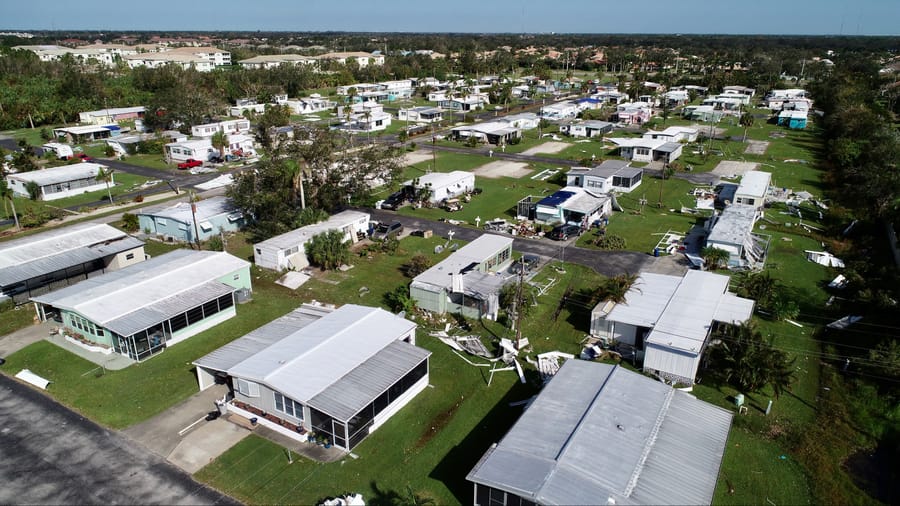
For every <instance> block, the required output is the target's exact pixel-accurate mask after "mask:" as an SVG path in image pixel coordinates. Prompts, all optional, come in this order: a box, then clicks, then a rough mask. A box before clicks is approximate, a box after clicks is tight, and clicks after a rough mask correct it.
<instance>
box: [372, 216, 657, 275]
mask: <svg viewBox="0 0 900 506" xmlns="http://www.w3.org/2000/svg"><path fill="white" fill-rule="evenodd" d="M361 211H364V212H368V213H370V214H371V215H372V219H373V220H377V221H387V222H391V221H399V222H400V223H403V227H404V229H406V230H432V231H434V233H435V234H437V235H439V236H441V237H447V232H449V231H451V230H452V231H453V237H454V238H455V239H460V240H464V241H471V240H474V239H476V238H478V237H479V236H480V235H482V234H483V233H485V232H483V231H481V230H476V229H473V228H469V227H461V226H456V225H451V224H450V223H447V222H442V221H432V220H426V219H422V218H415V217H410V216H404V215H401V214H397V213H395V212H393V211H383V210H379V209H361ZM574 242H575V239H570V240H569V241H565V242H561V241H552V240H549V239H527V238H523V237H516V238H515V239H513V249H514V250H516V251H518V252H521V253H531V254H533V255H540V256H543V257H546V258H553V259H558V260H563V261H566V262H571V263H574V264H579V265H584V266H586V267H590V268H592V269H594V270H595V271H597V272H599V273H600V274H602V275H604V276H616V275H619V274H625V273H629V274H636V273H638V272H640V271H642V270H643V269H644V267H645V266H646V265H647V264H648V263H650V262H652V261H653V258H652V257H651V256H650V255H647V254H644V253H637V252H634V251H599V250H593V249H586V248H580V247H577V246H573V245H572V244H574Z"/></svg>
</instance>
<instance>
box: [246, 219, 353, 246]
mask: <svg viewBox="0 0 900 506" xmlns="http://www.w3.org/2000/svg"><path fill="white" fill-rule="evenodd" d="M369 218H370V216H369V214H368V213H361V212H359V211H342V212H340V213H337V214H335V215H334V216H331V217H329V218H328V219H327V220H325V221H323V222H320V223H315V224H313V225H307V226H305V227H300V228H297V229H294V230H291V231H290V232H285V233H283V234H281V235H276V236H275V237H271V238H269V239H266V240H265V241H262V242H258V243H256V244H254V245H253V246H254V248H277V249H287V248H293V247H294V246H297V245H299V244H304V243H305V242H306V241H308V240H310V239H312V237H313V236H316V235H318V234H321V233H322V232H327V231H329V230H340V229H342V228H344V227H346V226H347V225H350V224H351V223H355V222H357V221H361V220H363V219H365V220H366V221H367V222H368V221H369Z"/></svg>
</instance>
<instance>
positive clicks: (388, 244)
mask: <svg viewBox="0 0 900 506" xmlns="http://www.w3.org/2000/svg"><path fill="white" fill-rule="evenodd" d="M398 249H400V241H398V240H397V238H396V237H391V238H388V239H385V240H383V241H381V251H383V252H385V253H387V254H388V255H393V254H394V253H396V252H397V250H398Z"/></svg>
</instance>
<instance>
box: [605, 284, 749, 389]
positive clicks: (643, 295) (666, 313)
mask: <svg viewBox="0 0 900 506" xmlns="http://www.w3.org/2000/svg"><path fill="white" fill-rule="evenodd" d="M729 280H730V278H729V277H728V276H723V275H721V274H714V273H711V272H708V271H697V270H689V271H687V272H686V273H685V274H684V276H683V277H682V276H670V275H665V274H654V273H648V272H645V273H641V275H640V276H638V278H637V280H636V281H635V282H634V284H633V285H632V287H631V289H630V290H628V292H627V293H626V294H625V302H622V303H619V304H616V303H611V302H609V301H603V302H600V303H599V304H598V305H597V306H596V307H595V308H594V310H593V311H592V313H591V334H592V335H594V336H597V337H600V338H601V339H604V340H607V341H609V342H612V341H616V342H618V343H620V344H622V345H625V346H629V347H632V348H633V349H634V350H635V353H636V355H637V356H638V357H640V356H641V355H643V362H644V364H643V369H644V371H645V372H649V373H651V374H654V375H656V376H659V377H660V378H662V379H664V380H666V381H670V382H675V383H681V384H685V385H693V384H694V381H695V378H696V377H697V370H698V368H699V366H700V358H701V356H702V355H703V352H704V351H705V350H706V346H707V345H708V344H709V343H708V339H709V336H710V333H711V330H712V328H713V322H720V323H728V324H741V323H745V322H747V321H748V320H749V319H750V317H751V316H752V314H753V306H754V302H753V301H752V300H750V299H744V298H742V297H738V296H737V295H734V294H733V293H731V292H729V291H728V283H729ZM641 352H643V353H641Z"/></svg>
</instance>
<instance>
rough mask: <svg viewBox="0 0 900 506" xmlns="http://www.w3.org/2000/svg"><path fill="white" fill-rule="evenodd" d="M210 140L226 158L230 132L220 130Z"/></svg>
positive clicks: (221, 155)
mask: <svg viewBox="0 0 900 506" xmlns="http://www.w3.org/2000/svg"><path fill="white" fill-rule="evenodd" d="M209 141H210V143H211V144H212V147H214V148H216V149H217V150H219V156H220V157H223V158H224V157H225V146H227V145H228V134H226V133H225V132H224V131H223V130H219V131H217V132H216V133H214V134H213V135H212V138H211V139H210V140H209Z"/></svg>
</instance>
